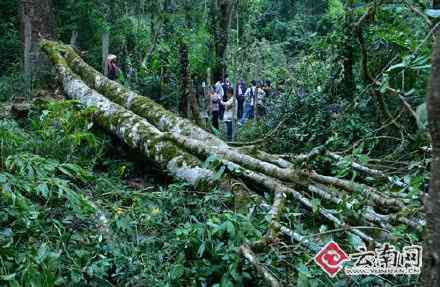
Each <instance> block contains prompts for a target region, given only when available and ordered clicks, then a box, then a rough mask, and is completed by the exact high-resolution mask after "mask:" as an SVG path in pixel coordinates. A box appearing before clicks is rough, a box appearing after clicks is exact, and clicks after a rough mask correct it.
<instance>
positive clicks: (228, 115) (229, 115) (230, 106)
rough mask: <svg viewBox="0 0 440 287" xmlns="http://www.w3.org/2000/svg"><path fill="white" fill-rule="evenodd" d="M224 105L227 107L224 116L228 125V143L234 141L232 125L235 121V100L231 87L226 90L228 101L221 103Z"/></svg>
mask: <svg viewBox="0 0 440 287" xmlns="http://www.w3.org/2000/svg"><path fill="white" fill-rule="evenodd" d="M221 103H222V105H223V106H224V107H225V112H224V114H223V121H224V122H225V125H226V134H227V138H228V141H230V142H231V141H232V133H233V130H232V123H233V121H234V114H235V99H234V90H233V89H232V88H231V87H229V88H227V90H226V101H221Z"/></svg>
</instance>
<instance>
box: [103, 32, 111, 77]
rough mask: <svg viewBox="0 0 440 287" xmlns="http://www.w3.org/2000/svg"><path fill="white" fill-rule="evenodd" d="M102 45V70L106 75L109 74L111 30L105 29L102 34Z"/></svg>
mask: <svg viewBox="0 0 440 287" xmlns="http://www.w3.org/2000/svg"><path fill="white" fill-rule="evenodd" d="M101 45H102V47H101V48H102V71H103V74H104V75H105V76H108V66H107V56H108V54H109V49H110V32H109V31H105V32H104V33H102V36H101Z"/></svg>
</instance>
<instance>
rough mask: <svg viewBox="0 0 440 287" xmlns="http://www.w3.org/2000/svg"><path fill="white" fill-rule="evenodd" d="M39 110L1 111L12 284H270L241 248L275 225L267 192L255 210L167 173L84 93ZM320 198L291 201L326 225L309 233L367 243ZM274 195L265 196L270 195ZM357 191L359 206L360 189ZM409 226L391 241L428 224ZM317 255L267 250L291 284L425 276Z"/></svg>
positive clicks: (4, 272)
mask: <svg viewBox="0 0 440 287" xmlns="http://www.w3.org/2000/svg"><path fill="white" fill-rule="evenodd" d="M31 108H32V109H31V110H30V111H29V115H28V116H27V117H22V115H20V114H19V115H18V116H19V118H20V119H18V121H17V120H16V119H12V116H11V115H7V117H2V119H1V120H0V135H1V138H2V144H1V153H0V154H1V166H2V169H1V172H0V184H1V186H2V199H1V201H0V202H1V205H2V211H1V213H2V217H1V221H2V224H1V226H2V227H1V232H0V241H1V242H2V247H1V252H2V254H6V256H3V255H2V263H1V269H0V270H1V275H0V276H1V277H0V280H1V281H2V282H4V283H6V282H8V283H9V285H10V286H24V285H26V284H25V282H33V283H34V284H35V286H54V285H56V286H121V285H126V286H260V285H261V284H263V283H262V281H260V280H261V278H259V277H255V275H254V274H255V272H254V269H253V266H252V265H251V264H249V263H248V262H246V261H243V259H242V257H241V256H240V255H239V253H238V250H239V248H240V247H241V246H243V244H247V243H248V242H253V241H256V240H258V239H260V238H261V236H262V234H263V233H264V232H265V230H267V228H268V227H269V224H270V219H268V218H267V212H268V208H270V206H269V207H268V206H267V204H264V200H263V201H261V199H255V201H253V203H252V205H253V208H251V209H249V212H245V213H240V212H234V205H235V200H234V195H233V194H231V193H228V192H224V191H220V190H212V191H211V192H209V193H201V192H199V191H197V190H195V189H194V188H192V187H191V186H189V185H187V184H185V183H183V182H175V181H173V180H172V179H171V178H168V177H167V176H164V175H163V174H161V173H160V172H159V171H158V170H155V169H154V167H151V166H150V165H149V164H148V163H146V162H143V161H139V160H138V159H137V158H138V156H137V155H136V154H133V153H131V152H130V149H129V148H128V147H126V146H125V145H123V144H122V143H121V142H118V141H116V140H115V139H112V138H111V137H109V136H108V135H106V134H105V133H104V132H103V131H102V130H100V129H99V128H96V127H94V126H93V125H92V124H91V121H90V120H91V118H90V112H88V111H87V110H86V111H81V110H79V109H78V108H77V105H76V104H75V103H74V102H71V101H62V102H60V101H55V102H49V103H47V102H46V103H43V104H41V103H39V104H38V105H36V106H31ZM8 109H9V107H8V108H7V109H2V110H6V111H7V110H8ZM14 116H15V117H17V113H15V114H14ZM309 164H312V165H315V166H316V167H319V166H320V167H319V168H320V169H321V170H322V169H334V171H335V173H336V174H339V175H340V176H345V175H346V174H347V172H348V173H351V172H352V171H353V170H352V168H351V165H350V163H349V162H347V161H346V162H343V164H342V166H341V165H340V164H339V165H334V163H330V162H329V161H328V160H327V161H324V163H323V162H322V161H316V162H313V161H312V162H311V163H309ZM365 179H366V180H367V181H369V180H370V181H371V180H373V179H368V178H365ZM405 180H406V181H407V182H408V183H409V188H410V190H409V192H408V193H407V194H406V196H407V197H408V199H409V200H411V202H412V203H411V204H415V203H417V201H418V196H417V192H418V190H419V189H420V188H422V185H423V178H420V177H418V178H407V179H405ZM382 186H383V187H384V185H382ZM311 196H312V198H313V199H312V204H313V210H312V212H309V211H307V210H306V209H305V208H304V206H302V205H301V204H299V203H298V202H296V203H295V204H292V205H289V206H288V207H286V209H285V212H284V214H283V216H282V220H281V221H282V223H283V225H285V226H286V227H288V228H289V229H291V230H294V231H295V232H300V233H301V234H309V235H310V234H314V235H311V236H307V237H306V238H304V240H306V241H310V243H311V244H313V245H314V246H315V247H316V248H319V246H320V244H321V242H328V241H330V240H335V241H336V242H338V243H339V244H340V245H341V246H343V248H344V249H345V250H347V251H351V252H353V251H356V250H357V249H358V248H359V246H361V245H363V242H362V240H361V239H360V238H359V237H358V236H356V235H354V234H353V233H350V232H347V231H343V230H339V231H337V230H335V231H333V230H332V225H331V224H330V225H329V224H328V223H326V222H325V221H323V218H322V217H321V216H320V213H319V209H320V208H321V201H320V199H319V198H318V197H314V196H313V194H311ZM269 197H270V195H268V194H263V199H264V198H266V199H267V200H268V201H269ZM345 200H347V201H350V202H351V203H353V204H355V205H356V203H355V202H356V200H360V198H358V199H356V197H353V196H350V197H346V198H345V199H344V201H345ZM353 200H354V201H353ZM416 205H417V204H416ZM334 208H335V209H334V210H332V212H334V213H335V214H336V213H338V212H345V213H348V212H351V213H353V217H354V218H359V217H362V216H363V215H362V213H361V211H360V210H356V209H355V208H354V209H352V210H351V211H350V210H346V209H344V210H343V211H342V210H341V209H340V208H339V207H338V206H335V207H334ZM408 212H409V213H411V214H414V212H417V211H415V210H414V209H411V211H410V210H409V209H408ZM356 213H358V214H356ZM408 228H409V227H408V226H405V225H403V224H401V225H398V226H397V227H395V228H393V229H392V230H391V232H392V233H391V236H386V238H387V240H388V242H389V243H391V244H394V245H396V246H398V247H399V248H400V247H402V246H405V245H409V244H412V243H417V242H419V241H420V237H419V236H420V233H419V231H417V230H414V229H408ZM385 235H386V234H385ZM315 255H316V253H315V252H313V251H312V250H311V249H310V248H306V247H304V246H303V245H300V244H298V243H297V242H295V241H293V240H291V239H290V240H289V239H287V240H277V241H274V242H272V243H270V244H269V245H268V246H266V247H265V248H263V250H261V251H260V253H259V259H260V262H261V263H262V264H263V266H264V267H265V268H266V269H267V270H270V272H271V273H272V274H274V276H275V277H276V278H278V280H279V281H280V282H281V283H282V284H283V286H295V285H296V286H372V285H371V284H379V285H375V286H413V285H414V284H416V283H415V282H416V280H417V278H416V277H415V276H403V277H399V279H397V278H395V277H393V276H367V277H365V276H358V277H356V276H355V277H352V278H348V277H345V276H343V275H342V274H341V275H338V276H337V277H336V278H330V277H328V276H326V275H325V274H323V272H322V270H321V269H320V268H319V267H318V266H317V265H316V264H315V263H314V262H313V257H314V256H315ZM402 284H403V285H402Z"/></svg>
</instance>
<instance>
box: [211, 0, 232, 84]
mask: <svg viewBox="0 0 440 287" xmlns="http://www.w3.org/2000/svg"><path fill="white" fill-rule="evenodd" d="M232 7H233V1H232V0H216V1H212V6H211V9H212V10H213V13H211V14H212V16H213V17H212V21H213V24H212V26H213V27H212V33H213V36H214V51H215V53H214V54H215V55H214V57H215V64H214V68H213V77H214V81H217V80H219V79H224V77H225V74H226V62H225V55H226V48H227V46H228V40H229V26H230V24H231V16H232Z"/></svg>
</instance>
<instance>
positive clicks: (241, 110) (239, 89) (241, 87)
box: [235, 80, 246, 119]
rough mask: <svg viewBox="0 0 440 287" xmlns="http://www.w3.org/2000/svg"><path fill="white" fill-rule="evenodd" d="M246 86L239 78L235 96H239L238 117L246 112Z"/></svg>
mask: <svg viewBox="0 0 440 287" xmlns="http://www.w3.org/2000/svg"><path fill="white" fill-rule="evenodd" d="M245 92H246V87H245V85H244V83H243V82H242V80H237V86H236V88H235V97H236V98H237V118H238V119H241V118H242V117H243V113H244V93H245Z"/></svg>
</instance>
